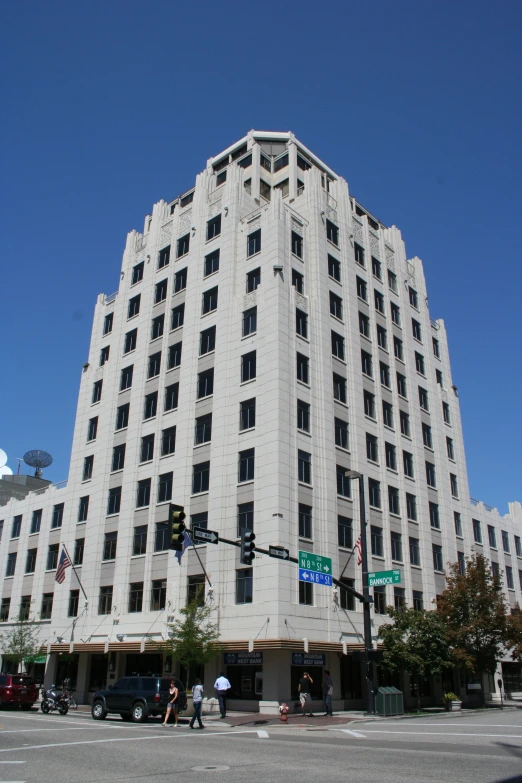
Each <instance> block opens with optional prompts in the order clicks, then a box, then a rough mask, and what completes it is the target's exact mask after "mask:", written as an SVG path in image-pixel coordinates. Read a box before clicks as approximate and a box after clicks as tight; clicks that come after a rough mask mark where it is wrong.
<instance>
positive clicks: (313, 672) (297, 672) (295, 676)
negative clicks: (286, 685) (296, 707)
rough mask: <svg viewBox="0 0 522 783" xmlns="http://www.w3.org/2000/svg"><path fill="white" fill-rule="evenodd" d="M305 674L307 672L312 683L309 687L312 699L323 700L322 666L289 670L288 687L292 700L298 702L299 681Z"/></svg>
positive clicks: (293, 667)
mask: <svg viewBox="0 0 522 783" xmlns="http://www.w3.org/2000/svg"><path fill="white" fill-rule="evenodd" d="M305 672H308V674H309V675H310V677H311V678H312V680H313V682H312V684H311V686H310V693H311V694H312V699H322V698H323V667H322V666H292V667H291V668H290V687H291V690H292V699H294V700H295V701H299V691H298V686H299V680H300V679H301V677H302V676H303V674H304V673H305Z"/></svg>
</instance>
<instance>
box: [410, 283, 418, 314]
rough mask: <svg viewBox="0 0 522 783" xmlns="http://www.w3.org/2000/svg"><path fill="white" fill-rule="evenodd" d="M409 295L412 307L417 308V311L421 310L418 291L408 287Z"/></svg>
mask: <svg viewBox="0 0 522 783" xmlns="http://www.w3.org/2000/svg"><path fill="white" fill-rule="evenodd" d="M408 293H409V297H410V304H411V306H412V307H415V308H416V309H417V310H418V309H419V299H418V296H417V291H415V289H414V288H412V287H411V286H409V287H408Z"/></svg>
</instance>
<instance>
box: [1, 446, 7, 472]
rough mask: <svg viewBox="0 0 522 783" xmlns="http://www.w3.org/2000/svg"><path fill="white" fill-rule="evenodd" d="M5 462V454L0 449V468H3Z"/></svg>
mask: <svg viewBox="0 0 522 783" xmlns="http://www.w3.org/2000/svg"><path fill="white" fill-rule="evenodd" d="M6 462H7V454H6V453H5V451H4V450H3V449H0V468H3V467H4V465H5V464H6Z"/></svg>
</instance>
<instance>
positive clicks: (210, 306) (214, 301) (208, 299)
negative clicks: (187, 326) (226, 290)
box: [201, 286, 218, 315]
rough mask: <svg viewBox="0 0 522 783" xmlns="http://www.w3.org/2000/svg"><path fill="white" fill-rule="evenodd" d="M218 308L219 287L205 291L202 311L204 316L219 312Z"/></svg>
mask: <svg viewBox="0 0 522 783" xmlns="http://www.w3.org/2000/svg"><path fill="white" fill-rule="evenodd" d="M217 306H218V287H217V286H215V288H209V290H208V291H204V293H203V304H202V309H201V311H202V313H203V315H206V313H211V312H212V311H213V310H217Z"/></svg>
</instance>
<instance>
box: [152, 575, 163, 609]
mask: <svg viewBox="0 0 522 783" xmlns="http://www.w3.org/2000/svg"><path fill="white" fill-rule="evenodd" d="M166 605H167V580H166V579H154V580H153V581H152V589H151V591H150V611H151V612H161V611H162V610H163V609H165V607H166Z"/></svg>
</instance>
